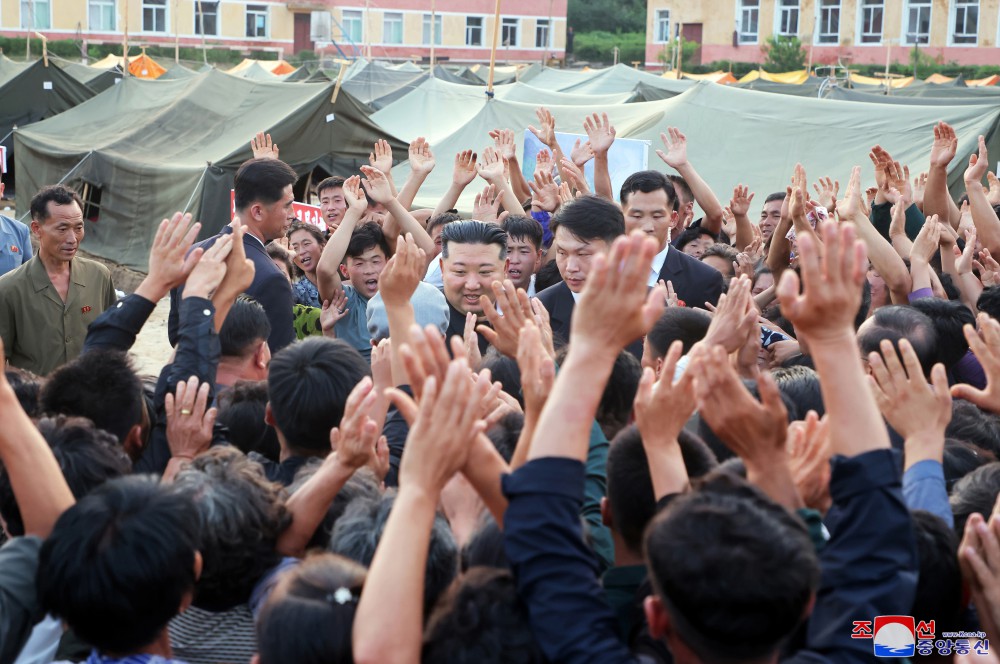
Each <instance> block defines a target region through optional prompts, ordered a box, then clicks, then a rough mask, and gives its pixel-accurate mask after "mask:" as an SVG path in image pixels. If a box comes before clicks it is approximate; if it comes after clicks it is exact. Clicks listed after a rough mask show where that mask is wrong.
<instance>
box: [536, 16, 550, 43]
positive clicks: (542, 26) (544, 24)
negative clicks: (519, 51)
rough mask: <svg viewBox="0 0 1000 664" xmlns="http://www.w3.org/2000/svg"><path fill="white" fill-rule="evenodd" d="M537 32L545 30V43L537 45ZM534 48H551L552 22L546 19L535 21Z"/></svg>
mask: <svg viewBox="0 0 1000 664" xmlns="http://www.w3.org/2000/svg"><path fill="white" fill-rule="evenodd" d="M539 30H545V43H544V44H539V43H538V32H539ZM535 48H543V49H544V48H552V21H551V20H549V19H547V18H536V19H535Z"/></svg>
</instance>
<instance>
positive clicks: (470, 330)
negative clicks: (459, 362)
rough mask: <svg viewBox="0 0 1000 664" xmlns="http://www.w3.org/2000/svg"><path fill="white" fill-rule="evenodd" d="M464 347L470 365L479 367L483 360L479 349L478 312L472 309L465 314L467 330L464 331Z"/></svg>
mask: <svg viewBox="0 0 1000 664" xmlns="http://www.w3.org/2000/svg"><path fill="white" fill-rule="evenodd" d="M462 342H463V345H462V347H463V349H464V351H465V357H466V358H467V359H468V361H469V366H470V367H478V366H479V365H480V364H481V363H482V361H483V354H482V352H481V351H480V350H479V335H478V334H476V314H474V313H472V312H471V311H470V312H468V313H467V314H465V331H464V332H463V333H462Z"/></svg>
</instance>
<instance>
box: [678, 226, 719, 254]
mask: <svg viewBox="0 0 1000 664" xmlns="http://www.w3.org/2000/svg"><path fill="white" fill-rule="evenodd" d="M703 235H704V236H705V237H710V238H712V242H716V241H717V240H718V239H719V238H718V236H717V235H716V234H715V233H713V232H712V231H710V230H708V229H707V228H705V227H704V226H688V227H687V228H685V229H684V231H683V232H682V233H681V234H680V235H678V236H677V242H676V243H675V244H674V246H675V247H677V248H678V249H680V250H681V251H684V247H686V246H688V245H689V244H691V243H692V242H694V241H695V240H700V239H701V237H702V236H703Z"/></svg>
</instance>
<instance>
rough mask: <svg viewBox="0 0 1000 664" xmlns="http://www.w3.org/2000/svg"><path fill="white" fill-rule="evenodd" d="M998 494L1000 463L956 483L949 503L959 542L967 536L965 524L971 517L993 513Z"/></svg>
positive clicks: (986, 466)
mask: <svg viewBox="0 0 1000 664" xmlns="http://www.w3.org/2000/svg"><path fill="white" fill-rule="evenodd" d="M997 494H1000V461H998V462H994V463H988V464H986V465H984V466H980V467H979V468H976V469H975V470H973V471H972V472H971V473H969V474H968V475H966V476H965V477H963V478H962V479H960V480H959V481H958V482H956V483H955V487H954V489H952V491H951V497H950V499H949V502H950V503H951V511H952V513H953V514H954V515H955V532H956V533H957V534H958V539H959V540H961V539H962V537H963V536H964V535H965V523H966V521H968V520H969V517H970V516H972V515H973V514H982V515H983V516H987V515H989V514H990V513H991V512H992V511H993V507H994V506H995V505H996V502H997Z"/></svg>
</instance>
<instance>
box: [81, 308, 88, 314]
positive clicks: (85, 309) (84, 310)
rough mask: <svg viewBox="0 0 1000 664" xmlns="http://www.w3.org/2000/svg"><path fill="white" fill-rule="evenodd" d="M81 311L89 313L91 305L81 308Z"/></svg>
mask: <svg viewBox="0 0 1000 664" xmlns="http://www.w3.org/2000/svg"><path fill="white" fill-rule="evenodd" d="M80 311H81V312H82V313H88V312H89V311H90V307H83V308H82V309H80Z"/></svg>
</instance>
